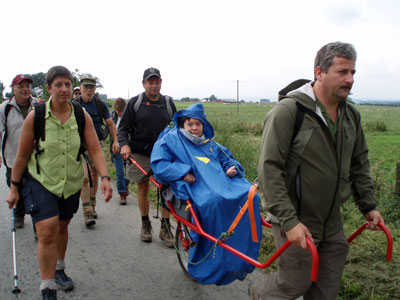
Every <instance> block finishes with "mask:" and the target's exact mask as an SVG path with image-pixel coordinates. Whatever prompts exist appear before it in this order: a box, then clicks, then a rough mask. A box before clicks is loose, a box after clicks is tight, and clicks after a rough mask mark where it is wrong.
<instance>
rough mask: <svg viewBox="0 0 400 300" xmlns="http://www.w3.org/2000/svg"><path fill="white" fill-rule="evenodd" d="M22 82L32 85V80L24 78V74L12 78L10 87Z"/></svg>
mask: <svg viewBox="0 0 400 300" xmlns="http://www.w3.org/2000/svg"><path fill="white" fill-rule="evenodd" d="M24 80H26V81H28V82H29V83H33V80H32V79H31V78H30V77H28V76H26V75H24V74H19V75H17V76H15V77H14V79H13V81H12V83H11V87H12V88H13V87H14V85H16V84H18V83H20V82H21V81H24Z"/></svg>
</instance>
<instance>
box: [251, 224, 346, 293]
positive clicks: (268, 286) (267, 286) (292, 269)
mask: <svg viewBox="0 0 400 300" xmlns="http://www.w3.org/2000/svg"><path fill="white" fill-rule="evenodd" d="M272 229H273V233H274V240H275V245H276V247H277V249H278V248H279V247H281V246H282V245H283V244H284V243H285V242H286V241H287V238H286V234H285V232H283V231H282V230H281V228H280V226H279V225H275V224H273V227H272ZM314 243H315V244H316V247H317V251H318V256H319V272H318V280H317V281H316V282H312V281H311V280H310V277H311V266H312V257H311V252H310V251H308V250H303V249H302V248H300V247H297V246H293V245H292V246H290V247H289V248H288V249H287V250H286V251H285V252H284V253H283V254H282V255H281V256H280V257H279V259H278V266H279V269H278V272H277V273H272V274H271V275H270V276H269V277H268V278H267V280H266V281H263V282H259V283H256V284H255V285H254V286H253V287H252V288H251V289H252V291H253V292H252V293H253V295H255V297H254V299H257V300H259V299H262V300H264V299H268V300H278V299H279V300H281V299H291V300H292V299H296V298H297V297H299V296H302V295H304V300H328V299H329V300H333V299H336V297H337V293H338V290H339V286H340V283H341V279H342V273H343V269H344V265H345V262H346V257H347V253H348V251H349V245H348V243H347V240H346V238H345V236H344V231H343V228H342V229H341V230H340V231H339V232H338V233H337V234H335V235H333V236H331V237H329V238H327V239H325V240H323V241H319V240H315V239H314ZM254 292H255V293H254Z"/></svg>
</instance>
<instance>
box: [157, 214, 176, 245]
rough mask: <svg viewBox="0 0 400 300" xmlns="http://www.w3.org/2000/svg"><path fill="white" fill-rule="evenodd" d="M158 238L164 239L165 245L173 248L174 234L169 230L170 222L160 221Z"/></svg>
mask: <svg viewBox="0 0 400 300" xmlns="http://www.w3.org/2000/svg"><path fill="white" fill-rule="evenodd" d="M159 237H160V240H162V241H164V244H165V246H167V247H168V248H174V244H175V243H174V235H173V234H172V231H171V224H169V223H167V222H162V221H161V228H160V235H159Z"/></svg>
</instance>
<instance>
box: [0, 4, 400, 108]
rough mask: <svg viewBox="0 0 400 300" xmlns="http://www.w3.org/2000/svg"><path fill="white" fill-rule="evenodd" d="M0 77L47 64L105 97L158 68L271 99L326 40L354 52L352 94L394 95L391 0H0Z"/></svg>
mask: <svg viewBox="0 0 400 300" xmlns="http://www.w3.org/2000/svg"><path fill="white" fill-rule="evenodd" d="M0 8H1V13H0V14H1V16H0V30H1V41H2V42H1V48H0V49H1V50H0V51H1V52H0V53H1V55H0V81H2V82H3V83H4V84H5V85H6V86H7V89H6V91H9V90H10V88H9V86H10V84H11V81H12V78H13V77H14V76H15V75H16V74H19V73H28V74H32V73H38V72H44V73H45V72H47V70H48V69H49V68H50V67H52V66H54V65H63V66H65V67H67V68H69V69H70V70H71V71H74V70H75V69H78V70H79V72H80V73H91V74H93V75H94V76H97V77H98V78H99V79H100V81H101V83H102V84H103V86H104V88H103V89H102V90H99V92H100V93H105V94H107V95H108V97H124V98H127V97H128V93H129V96H130V97H132V96H134V95H136V94H138V93H140V92H142V91H143V87H142V84H141V81H142V76H143V71H144V70H145V69H146V68H148V67H156V68H158V69H159V70H160V71H161V75H162V77H163V86H162V90H161V93H163V94H168V95H171V96H173V97H174V98H175V99H180V98H182V97H198V98H204V97H209V96H210V95H212V94H214V95H215V96H217V97H218V98H223V99H236V80H239V82H240V84H239V87H240V88H239V92H240V99H245V100H259V99H260V98H269V99H271V100H275V99H276V95H277V92H278V91H279V90H280V89H281V88H283V87H284V86H285V85H286V84H287V83H289V82H291V81H293V80H295V79H298V78H312V77H313V62H314V57H315V54H316V52H317V51H318V49H319V48H320V47H321V46H322V45H324V44H326V43H328V42H334V41H343V42H349V43H352V44H353V45H354V46H355V48H356V50H357V52H358V59H357V65H356V68H357V73H356V77H355V84H354V86H353V98H354V99H389V100H390V99H391V100H396V99H397V100H400V59H399V58H400V38H399V37H400V1H397V0H380V1H378V0H376V1H375V0H359V1H358V0H352V1H351V0H332V1H323V0H315V1H314V0H303V1H285V0H279V1H268V0H264V1H257V0H241V1H235V0H201V1H198V0H197V1H191V0H151V1H129V0H126V1H125V0H124V1H121V0H108V1H103V0H96V1H92V0H89V1H86V0H79V1H75V0H68V1H56V0H48V1H45V0H36V1H31V0H19V1H13V0H3V1H2V3H1V6H0Z"/></svg>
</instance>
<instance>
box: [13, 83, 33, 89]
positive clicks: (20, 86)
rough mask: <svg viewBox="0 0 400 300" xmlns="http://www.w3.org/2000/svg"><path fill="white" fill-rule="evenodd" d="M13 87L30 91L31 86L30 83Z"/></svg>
mask: <svg viewBox="0 0 400 300" xmlns="http://www.w3.org/2000/svg"><path fill="white" fill-rule="evenodd" d="M14 87H16V88H18V89H30V88H31V84H30V83H18V84H16V85H14Z"/></svg>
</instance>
